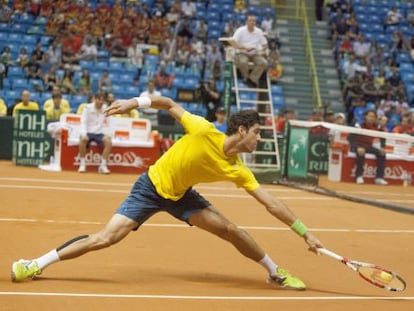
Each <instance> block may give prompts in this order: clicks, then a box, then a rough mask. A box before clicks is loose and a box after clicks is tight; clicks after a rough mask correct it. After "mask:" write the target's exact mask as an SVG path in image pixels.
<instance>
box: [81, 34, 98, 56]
mask: <svg viewBox="0 0 414 311" xmlns="http://www.w3.org/2000/svg"><path fill="white" fill-rule="evenodd" d="M80 54H81V55H80V59H83V60H92V61H96V60H97V59H98V48H97V47H96V45H95V44H94V43H93V39H92V38H91V37H88V38H86V39H85V43H84V44H83V45H82V47H81V49H80Z"/></svg>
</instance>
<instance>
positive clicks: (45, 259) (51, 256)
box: [35, 249, 60, 270]
mask: <svg viewBox="0 0 414 311" xmlns="http://www.w3.org/2000/svg"><path fill="white" fill-rule="evenodd" d="M59 260H60V258H59V255H58V253H57V251H56V250H55V249H54V250H52V251H50V252H49V253H47V254H44V255H43V256H41V257H39V258H37V259H35V261H36V263H37V265H38V266H39V268H40V269H41V270H43V269H44V268H46V267H47V266H48V265H51V264H52V263H54V262H56V261H59Z"/></svg>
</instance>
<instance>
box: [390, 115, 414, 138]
mask: <svg viewBox="0 0 414 311" xmlns="http://www.w3.org/2000/svg"><path fill="white" fill-rule="evenodd" d="M392 132H393V133H397V134H408V135H412V134H413V133H414V124H413V116H412V113H411V112H406V113H404V114H403V115H402V116H401V122H400V124H398V125H396V126H394V128H393V129H392Z"/></svg>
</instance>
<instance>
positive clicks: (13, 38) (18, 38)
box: [8, 32, 23, 44]
mask: <svg viewBox="0 0 414 311" xmlns="http://www.w3.org/2000/svg"><path fill="white" fill-rule="evenodd" d="M22 38H23V34H22V33H18V32H16V33H9V37H8V41H9V42H15V43H19V44H20V43H21V42H22Z"/></svg>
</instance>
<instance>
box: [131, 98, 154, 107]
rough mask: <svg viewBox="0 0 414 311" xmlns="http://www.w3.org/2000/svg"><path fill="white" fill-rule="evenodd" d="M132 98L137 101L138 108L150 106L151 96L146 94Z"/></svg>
mask: <svg viewBox="0 0 414 311" xmlns="http://www.w3.org/2000/svg"><path fill="white" fill-rule="evenodd" d="M134 99H135V100H136V101H137V102H138V109H139V108H149V107H151V98H149V97H148V96H140V97H134Z"/></svg>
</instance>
